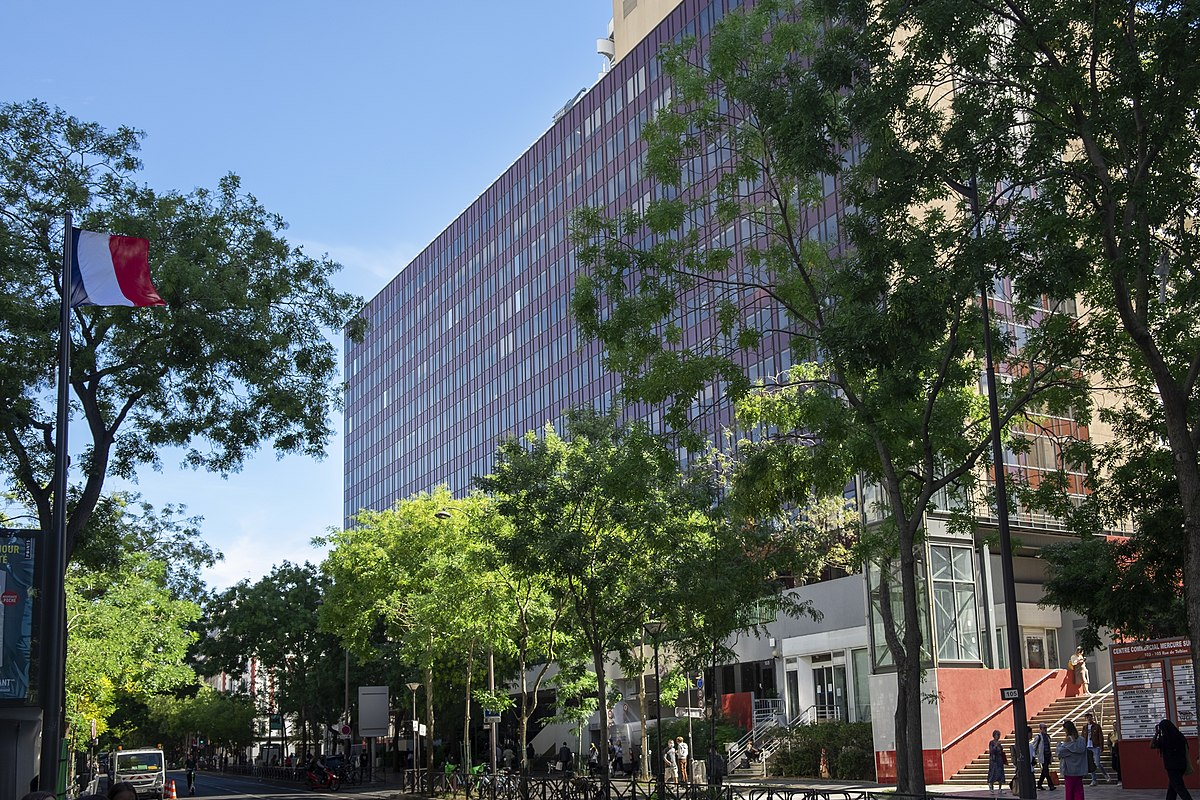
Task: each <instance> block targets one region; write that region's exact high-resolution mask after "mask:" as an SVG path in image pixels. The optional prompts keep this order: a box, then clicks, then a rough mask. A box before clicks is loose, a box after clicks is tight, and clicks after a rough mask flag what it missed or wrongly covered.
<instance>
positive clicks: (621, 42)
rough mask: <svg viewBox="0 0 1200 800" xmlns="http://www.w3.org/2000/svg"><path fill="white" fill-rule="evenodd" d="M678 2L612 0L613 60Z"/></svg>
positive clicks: (622, 53)
mask: <svg viewBox="0 0 1200 800" xmlns="http://www.w3.org/2000/svg"><path fill="white" fill-rule="evenodd" d="M679 3H680V0H612V4H613V41H614V42H615V43H616V53H615V55H614V57H613V60H614V62H615V61H620V60H621V59H622V58H624V57H625V54H626V53H628V52H629V51H630V50H632V49H633V48H634V47H635V46H637V43H638V42H640V41H641V40H642V39H645V38H646V36H647V34H649V33H650V31H652V30H654V29H655V28H656V27H657V26H658V23H660V22H662V21H663V20H664V19H666V17H667V14H670V13H671V12H672V11H673V10H674V9H675V7H676V6H677V5H679Z"/></svg>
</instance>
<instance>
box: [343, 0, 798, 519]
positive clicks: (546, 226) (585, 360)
mask: <svg viewBox="0 0 1200 800" xmlns="http://www.w3.org/2000/svg"><path fill="white" fill-rule="evenodd" d="M739 5H740V0H684V2H681V3H680V4H679V5H678V6H677V7H675V8H674V10H673V11H671V12H670V13H669V14H668V15H667V16H666V18H665V19H664V20H663V21H662V22H661V23H660V24H658V25H657V27H656V28H654V29H653V30H652V31H651V32H650V33H649V35H647V36H646V37H645V38H644V39H642V41H640V42H639V43H637V44H636V45H635V46H633V47H632V48H631V49H630V51H629V53H628V55H626V56H625V57H624V58H623V59H621V60H619V61H617V62H616V63H615V64H614V65H613V66H612V69H611V70H609V71H608V72H607V73H606V74H605V75H604V76H603V77H602V78H601V79H600V80H599V81H598V82H597V83H596V84H595V85H594V86H593V87H592V88H591V89H590V90H588V91H587V92H586V93H584V94H582V95H581V96H579V97H578V98H576V99H575V101H574V104H573V105H570V107H569V108H565V109H564V110H562V111H560V112H559V114H557V115H555V116H556V119H555V122H554V124H553V125H552V126H551V128H550V129H549V130H548V131H547V132H546V133H545V134H544V135H543V136H542V137H541V138H540V139H539V140H538V141H537V142H535V143H534V144H533V146H532V147H530V148H529V149H528V150H526V151H525V152H524V153H523V154H521V156H520V157H519V158H518V159H517V160H516V162H515V163H514V164H513V165H512V166H511V167H509V168H508V170H506V171H505V172H504V174H503V175H501V176H500V178H499V179H498V180H496V181H495V182H494V183H493V184H492V185H491V186H489V187H487V189H485V190H484V191H483V192H482V193H481V194H480V196H479V197H478V198H477V199H476V200H475V201H474V202H473V203H472V204H471V205H470V206H469V207H468V208H467V209H466V210H465V211H464V212H463V213H462V214H461V215H460V216H459V217H458V218H457V219H455V220H454V221H453V222H451V223H450V225H449V226H448V227H447V228H446V229H445V230H444V231H443V232H442V233H441V235H439V236H438V237H437V239H435V240H434V241H433V242H432V243H430V244H429V246H428V247H426V248H425V250H424V251H422V253H421V254H420V255H419V256H417V258H416V259H414V260H413V261H412V262H411V263H410V264H408V265H407V266H406V267H405V268H404V269H403V270H402V271H401V272H400V273H399V274H398V275H397V276H396V277H395V278H394V279H393V280H392V281H391V282H390V283H389V284H388V285H387V286H386V287H385V288H384V289H383V290H382V291H381V292H379V294H378V295H376V296H375V297H374V298H373V299H372V300H371V301H370V302H369V303H368V304H367V305H366V307H365V308H364V310H363V312H362V313H363V314H364V315H365V316H366V318H367V320H368V321H369V324H370V332H369V333H368V334H367V337H366V339H365V340H364V341H363V342H361V343H358V344H356V343H353V342H350V341H348V340H347V342H346V353H347V355H346V380H347V390H346V414H345V425H346V430H345V433H346V436H345V482H344V492H345V513H346V515H347V517H350V516H352V515H353V514H355V513H356V512H357V511H358V510H360V509H363V508H369V509H382V508H387V507H389V506H391V505H392V504H393V503H394V502H395V501H396V500H398V499H401V498H404V497H407V496H409V495H411V494H413V493H415V492H418V491H422V490H426V489H431V488H433V487H434V486H437V485H438V484H441V483H445V484H447V485H448V486H449V487H450V488H451V490H452V491H454V492H456V493H461V492H464V491H466V490H467V488H468V487H469V486H470V482H471V478H472V477H473V476H474V475H478V474H482V473H484V472H487V471H488V470H489V469H490V464H491V457H492V455H493V453H494V451H495V447H496V445H497V443H498V441H499V440H500V438H501V437H503V436H505V435H509V434H516V435H520V434H523V433H524V432H526V431H529V430H533V429H539V428H541V427H543V426H544V425H546V424H547V423H551V422H554V421H556V420H557V419H559V418H560V416H561V414H562V412H563V411H564V410H565V409H568V408H571V407H573V406H579V405H591V406H596V407H600V408H607V407H608V406H609V405H610V403H611V401H612V398H613V396H614V394H615V390H616V388H617V381H618V379H617V378H616V377H615V376H613V375H607V374H605V373H604V372H603V371H602V370H601V366H600V348H599V345H598V344H596V343H594V342H581V341H579V340H578V338H577V336H576V332H575V330H574V323H573V322H572V320H571V318H570V308H569V303H570V295H571V289H572V286H573V284H574V280H573V278H574V275H575V272H576V265H575V260H574V257H573V255H572V252H571V245H570V242H569V237H568V225H569V222H570V215H571V212H572V210H573V209H575V208H579V207H581V206H584V205H590V206H596V207H605V208H608V209H618V208H625V207H628V206H631V205H634V204H637V203H645V202H647V201H648V200H649V199H650V197H651V191H652V187H651V184H650V182H649V181H648V180H647V179H646V178H645V177H644V176H643V174H642V169H641V166H640V159H641V155H642V151H643V146H642V144H641V143H640V133H641V130H642V127H643V126H644V125H645V124H646V121H647V120H649V119H650V118H651V116H652V115H653V114H654V112H655V110H656V109H658V108H661V107H662V106H663V105H664V104H666V103H667V102H668V101H669V99H670V89H669V88H668V84H667V82H666V80H665V79H664V78H663V77H662V76H660V74H659V70H658V62H657V59H656V58H655V54H656V53H657V52H658V50H659V48H660V47H661V46H662V45H663V44H664V43H665V42H668V41H670V40H672V39H675V40H678V39H680V38H682V37H685V36H695V37H697V38H698V39H699V40H700V41H701V42H703V41H704V40H705V38H706V36H707V34H708V32H709V31H710V30H711V28H712V25H713V24H714V23H715V22H716V21H717V20H718V19H720V18H721V17H722V16H723V15H724V14H726V13H728V12H729V11H730V10H731V9H733V8H736V7H737V6H739ZM784 352H786V350H785V349H783V350H781V352H780V353H779V354H764V355H763V358H764V363H765V364H766V366H764V369H767V368H771V369H775V370H776V371H777V370H778V369H782V368H783V366H784V365H783V362H782V361H781V359H782V357H783V353H784ZM648 414H649V415H650V416H651V418H652V422H654V421H656V420H657V416H656V415H655V412H653V411H651V412H648Z"/></svg>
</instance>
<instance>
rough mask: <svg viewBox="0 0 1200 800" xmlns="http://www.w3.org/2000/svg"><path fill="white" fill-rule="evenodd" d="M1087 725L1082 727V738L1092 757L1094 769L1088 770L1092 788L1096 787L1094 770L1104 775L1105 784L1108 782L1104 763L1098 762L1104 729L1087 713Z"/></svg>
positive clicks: (1102, 748)
mask: <svg viewBox="0 0 1200 800" xmlns="http://www.w3.org/2000/svg"><path fill="white" fill-rule="evenodd" d="M1085 716H1086V718H1087V724H1086V725H1084V726H1083V738H1084V740H1085V741H1086V742H1087V748H1088V752H1089V753H1090V754H1091V756H1092V761H1093V762H1094V763H1093V766H1094V767H1095V769H1092V770H1090V774H1091V778H1092V786H1095V785H1096V770H1099V771H1100V773H1101V774H1102V775H1104V781H1105V783H1107V782H1108V780H1109V777H1108V770H1107V769H1105V768H1104V762H1103V761H1101V760H1100V754H1101V753H1103V752H1104V729H1103V728H1101V727H1100V724H1099V723H1098V722H1096V718H1095V715H1093V714H1092V712H1090V711H1089V712H1088V713H1087V714H1086V715H1085Z"/></svg>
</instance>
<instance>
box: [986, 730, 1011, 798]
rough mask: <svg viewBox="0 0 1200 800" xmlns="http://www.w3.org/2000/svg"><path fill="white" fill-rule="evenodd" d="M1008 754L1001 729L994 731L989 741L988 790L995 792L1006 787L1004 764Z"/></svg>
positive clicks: (1006, 761)
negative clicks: (1001, 737)
mask: <svg viewBox="0 0 1200 800" xmlns="http://www.w3.org/2000/svg"><path fill="white" fill-rule="evenodd" d="M1007 763H1008V756H1007V755H1005V753H1004V745H1002V744H1000V731H998V730H997V731H992V739H991V741H989V742H988V774H987V778H988V790H989V791H991V792H992V794H995V793H996V791H997V790H999V789H1003V788H1004V765H1005V764H1007Z"/></svg>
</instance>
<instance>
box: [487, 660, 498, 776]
mask: <svg viewBox="0 0 1200 800" xmlns="http://www.w3.org/2000/svg"><path fill="white" fill-rule="evenodd" d="M488 695H489V696H491V697H495V696H496V660H495V652H494V650H493V648H492V646H491V645H490V644H489V645H488ZM488 722H489V723H490V724H489V725H488V744H489V745H490V746H491V752H490V753H489V754H488V762H489V763H490V764H491V765H492V794H493V795H494V794H495V793H496V781H495V778H496V728H497V727H499V723H500V720H499V719H498V718H497V717H491V718H489V720H488Z"/></svg>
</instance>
